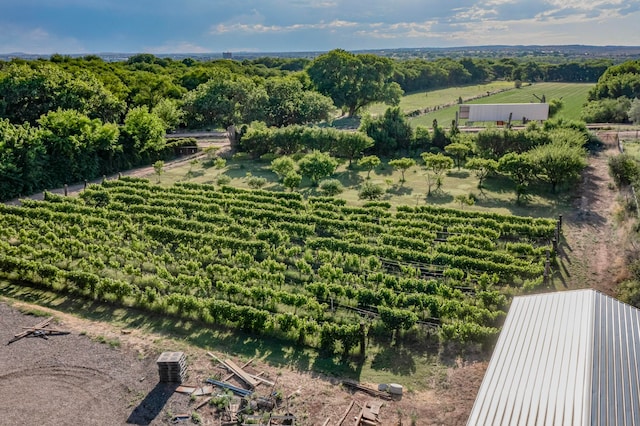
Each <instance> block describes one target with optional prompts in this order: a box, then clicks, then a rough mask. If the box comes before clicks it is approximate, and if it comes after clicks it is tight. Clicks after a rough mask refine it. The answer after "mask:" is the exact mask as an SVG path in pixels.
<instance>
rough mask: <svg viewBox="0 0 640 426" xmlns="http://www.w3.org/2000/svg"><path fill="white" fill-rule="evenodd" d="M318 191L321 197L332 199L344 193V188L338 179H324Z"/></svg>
mask: <svg viewBox="0 0 640 426" xmlns="http://www.w3.org/2000/svg"><path fill="white" fill-rule="evenodd" d="M319 189H320V192H321V193H322V195H326V196H328V197H333V196H335V195H338V194H340V193H342V191H344V187H343V186H342V183H340V181H339V180H338V179H325V180H323V181H321V182H320V185H319Z"/></svg>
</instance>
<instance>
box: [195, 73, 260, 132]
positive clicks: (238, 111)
mask: <svg viewBox="0 0 640 426" xmlns="http://www.w3.org/2000/svg"><path fill="white" fill-rule="evenodd" d="M266 101H267V92H266V90H265V89H264V87H262V86H259V85H257V84H256V83H255V82H254V81H253V80H252V79H250V78H248V77H244V76H241V75H238V74H233V73H231V72H229V71H223V70H216V71H215V72H214V73H213V75H212V76H211V78H210V79H209V80H208V81H207V82H206V83H203V84H200V85H199V86H198V87H197V88H196V89H195V90H192V91H190V92H188V93H187V94H186V95H185V96H184V98H183V102H184V107H183V108H184V110H185V112H186V117H185V118H186V121H187V124H188V125H189V126H190V127H194V128H202V127H215V128H224V129H226V128H227V127H229V126H231V125H232V124H241V123H250V122H252V121H254V120H259V119H261V118H262V116H263V111H264V105H265V103H266Z"/></svg>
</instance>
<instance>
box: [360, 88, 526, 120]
mask: <svg viewBox="0 0 640 426" xmlns="http://www.w3.org/2000/svg"><path fill="white" fill-rule="evenodd" d="M513 88H514V85H513V82H512V81H494V82H492V83H487V84H476V85H473V86H461V87H449V88H447V89H440V90H432V91H429V92H417V93H410V94H406V95H405V96H403V97H402V100H401V101H400V109H401V110H402V111H403V112H405V113H407V112H410V111H415V110H417V109H425V108H427V107H429V108H433V107H435V106H438V105H445V104H449V103H457V102H458V98H462V99H470V98H475V97H477V96H483V95H486V94H487V92H491V93H494V92H498V91H501V90H510V89H513ZM387 108H389V106H388V105H385V104H382V103H376V104H373V105H372V106H371V107H369V109H368V112H370V113H371V114H373V115H379V114H382V113H384V112H385V110H386V109H387Z"/></svg>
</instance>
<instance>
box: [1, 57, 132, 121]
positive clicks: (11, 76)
mask: <svg viewBox="0 0 640 426" xmlns="http://www.w3.org/2000/svg"><path fill="white" fill-rule="evenodd" d="M59 108H60V109H73V110H77V111H78V112H80V113H82V114H84V115H87V116H88V117H89V118H99V119H101V120H103V121H113V122H115V121H118V120H119V118H120V116H121V114H122V112H123V111H124V108H125V105H124V103H123V102H122V101H120V100H118V99H117V98H116V97H115V96H114V95H113V94H112V93H111V92H109V91H108V90H107V89H106V88H105V87H104V85H103V84H102V83H101V82H100V81H99V80H98V79H97V78H96V77H95V75H93V74H92V73H90V72H88V71H86V70H82V71H78V73H77V75H73V74H71V73H69V72H66V71H64V70H63V69H62V68H61V67H59V66H58V65H56V64H52V63H48V62H40V63H34V64H33V66H31V65H30V64H19V63H11V64H9V65H8V66H6V67H4V68H3V69H1V70H0V117H4V118H8V119H9V120H10V121H11V122H12V123H16V124H22V123H23V122H25V121H27V122H29V123H30V124H35V123H36V121H37V120H38V119H39V118H40V117H41V116H42V115H44V114H46V113H47V112H49V111H55V110H57V109H59Z"/></svg>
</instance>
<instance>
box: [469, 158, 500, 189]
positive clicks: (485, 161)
mask: <svg viewBox="0 0 640 426" xmlns="http://www.w3.org/2000/svg"><path fill="white" fill-rule="evenodd" d="M465 167H466V168H467V169H469V170H473V171H474V174H475V175H476V177H477V178H478V188H482V184H483V183H484V181H485V179H486V178H487V176H489V175H490V174H491V173H495V171H496V170H497V169H498V162H497V161H496V160H492V159H490V158H472V159H470V160H468V161H467V163H466V165H465Z"/></svg>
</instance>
